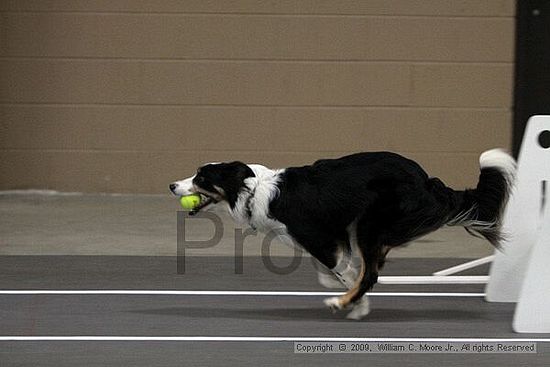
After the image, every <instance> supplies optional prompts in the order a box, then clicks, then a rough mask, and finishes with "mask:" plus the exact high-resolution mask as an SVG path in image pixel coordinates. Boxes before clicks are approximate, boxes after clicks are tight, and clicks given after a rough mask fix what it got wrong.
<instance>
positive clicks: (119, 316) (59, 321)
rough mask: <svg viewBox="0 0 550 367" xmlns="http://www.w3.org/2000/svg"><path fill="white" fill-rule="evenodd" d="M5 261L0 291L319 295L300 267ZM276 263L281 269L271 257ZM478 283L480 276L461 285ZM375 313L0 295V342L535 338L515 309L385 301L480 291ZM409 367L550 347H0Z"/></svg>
mask: <svg viewBox="0 0 550 367" xmlns="http://www.w3.org/2000/svg"><path fill="white" fill-rule="evenodd" d="M186 260H187V261H188V264H187V265H188V266H187V268H186V273H185V274H178V273H177V259H176V257H124V256H92V257H89V256H2V257H0V289H3V290H7V289H18V290H23V289H141V290H145V289H147V290H155V289H183V290H192V289H195V290H255V289H256V290H303V291H314V290H325V291H326V289H323V288H321V287H320V286H319V285H318V284H317V282H316V279H315V270H314V268H313V266H312V265H311V263H310V262H309V261H303V262H302V263H301V265H300V266H299V267H298V268H297V269H296V270H295V271H293V272H291V273H289V274H286V275H280V274H275V273H273V272H271V271H269V270H268V269H267V268H266V267H265V265H264V262H263V260H262V259H261V258H256V257H246V258H245V259H243V272H242V274H235V271H234V270H235V269H234V265H235V263H234V259H233V258H232V257H211V256H205V257H193V258H189V259H186ZM278 260H279V261H280V262H281V264H284V263H289V262H290V261H291V259H290V258H279V259H278ZM460 261H461V260H460V259H445V258H426V259H418V258H410V259H404V258H398V259H393V260H392V261H390V262H389V263H388V266H387V268H386V269H385V271H384V275H403V274H409V275H414V274H426V273H429V271H430V270H431V269H434V268H441V267H446V266H451V265H455V264H457V263H459V262H460ZM484 272H486V268H485V269H483V268H481V269H476V270H475V271H470V274H479V273H484ZM375 291H376V293H377V295H376V296H372V297H371V302H372V307H373V311H372V312H371V314H370V315H369V316H368V317H367V318H365V319H364V320H362V321H361V322H354V321H349V320H346V319H345V318H344V315H345V314H344V313H336V314H333V313H331V312H330V311H329V310H327V309H326V308H325V307H324V306H323V305H322V299H323V297H321V296H197V295H184V296H182V295H1V296H0V330H2V333H1V334H2V335H20V336H24V335H28V336H32V335H50V336H55V335H58V336H71V335H98V336H285V337H307V336H312V337H372V338H376V337H399V338H409V337H410V338H423V337H425V338H430V337H431V338H433V337H440V338H475V337H479V338H518V337H521V338H543V337H546V338H548V337H550V335H532V334H522V335H518V334H515V333H514V332H513V331H512V329H511V321H512V317H513V305H512V304H505V303H486V302H485V301H484V300H483V298H480V297H429V298H428V297H396V296H384V293H385V292H426V291H428V292H443V291H445V292H470V293H472V292H473V293H477V292H482V291H483V287H482V286H480V285H460V286H458V285H451V286H449V285H447V286H396V285H379V286H377V287H376V289H375ZM404 360H407V361H408V362H409V363H410V364H409V365H415V366H416V365H418V366H420V365H422V366H424V365H426V364H428V365H441V364H445V365H451V366H452V365H457V366H458V365H462V363H465V362H466V361H470V363H474V365H487V366H489V365H491V366H492V365H495V364H497V363H498V364H500V365H503V366H517V365H518V364H520V363H529V365H532V366H537V365H540V366H543V365H548V363H550V346H549V345H548V343H539V345H538V353H537V354H535V355H520V354H513V355H508V354H506V355H503V354H494V355H490V356H488V355H475V356H473V355H431V356H426V355H415V354H413V355H406V356H404V355H391V354H384V355H366V354H363V355H350V354H345V355H322V356H320V355H299V354H294V353H293V343H292V342H151V341H148V342H128V341H127V342H109V343H107V342H87V343H84V342H63V341H61V342H45V341H42V342H28V341H26V342H0V361H2V362H3V364H2V366H4V365H6V366H12V365H13V366H15V365H18V366H23V365H29V366H31V365H44V366H62V365H67V366H68V365H75V364H78V365H112V364H119V365H120V364H122V365H132V366H151V365H162V366H181V365H190V366H191V365H192V366H203V365H219V364H220V363H223V364H224V365H239V366H242V365H250V366H258V365H268V366H281V365H295V364H299V365H333V364H337V365H351V364H355V363H357V362H376V363H384V364H386V363H396V362H399V361H404Z"/></svg>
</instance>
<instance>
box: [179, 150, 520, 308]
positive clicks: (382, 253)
mask: <svg viewBox="0 0 550 367" xmlns="http://www.w3.org/2000/svg"><path fill="white" fill-rule="evenodd" d="M480 168H481V171H480V176H479V182H478V184H477V187H476V188H475V189H467V190H463V191H456V190H453V189H451V188H449V187H447V186H446V185H445V184H444V183H443V182H442V181H441V180H440V179H438V178H435V177H430V176H428V174H427V173H426V172H425V171H424V170H423V169H422V168H421V167H420V165H418V164H417V163H415V162H414V161H412V160H409V159H407V158H405V157H402V156H400V155H398V154H395V153H390V152H372V153H357V154H352V155H348V156H345V157H342V158H338V159H322V160H319V161H316V162H315V163H313V164H312V165H308V166H303V167H289V168H285V169H277V170H272V169H268V168H267V167H264V166H262V165H257V164H250V165H247V164H244V163H242V162H230V163H210V164H206V165H204V166H201V167H200V168H199V169H198V170H197V172H196V174H195V175H194V176H192V177H189V178H187V179H184V180H182V181H176V182H174V183H172V184H170V190H171V191H172V192H173V193H174V194H175V195H188V194H191V193H199V194H200V195H201V202H200V204H199V206H198V207H197V208H195V209H194V210H193V211H192V212H191V213H190V214H194V213H196V212H197V211H199V210H203V209H206V208H208V207H212V206H214V205H223V206H225V207H226V209H227V210H228V211H229V213H230V214H231V216H232V217H233V218H234V219H235V220H236V221H238V222H239V223H241V224H246V225H249V226H251V227H252V228H255V229H258V230H260V231H262V232H269V231H271V230H278V231H280V232H278V233H280V234H281V233H282V234H284V235H285V236H289V237H290V238H291V239H292V240H293V242H294V243H297V244H299V246H301V247H302V248H303V249H304V250H305V251H307V252H309V253H310V254H311V255H312V256H313V257H314V258H315V259H316V260H318V261H319V263H321V264H322V265H324V267H326V268H327V269H329V272H319V281H320V282H321V284H323V285H324V286H328V287H334V286H337V285H340V286H341V285H343V286H345V287H346V288H347V289H348V290H347V292H346V293H344V294H343V295H341V296H339V297H331V298H327V299H325V301H324V303H325V304H326V305H327V306H328V307H330V308H331V309H332V310H340V309H347V308H350V309H351V312H350V313H349V314H348V316H347V317H348V318H351V319H361V318H362V317H364V316H365V315H366V314H368V312H369V303H368V299H367V298H366V296H365V293H366V292H367V291H369V290H370V289H371V288H372V287H373V286H374V284H375V283H376V282H377V279H378V272H379V270H380V269H381V268H382V266H383V265H384V260H385V257H386V255H387V254H388V252H389V251H390V250H391V249H392V248H394V247H397V246H401V245H404V244H406V243H408V242H410V241H411V240H413V239H415V238H418V237H420V236H423V235H426V234H428V233H430V232H432V231H435V230H436V229H438V228H440V227H442V226H444V225H450V226H462V227H464V228H466V230H467V231H468V232H469V233H471V234H474V235H476V234H477V235H481V236H483V237H485V238H486V239H487V240H488V241H489V242H490V243H491V244H492V245H494V246H495V247H499V246H500V244H501V242H502V240H503V236H502V234H501V216H502V212H503V209H504V206H505V204H506V202H507V199H508V196H509V194H510V190H511V187H512V183H513V178H514V174H515V169H516V164H515V161H514V159H513V158H512V157H511V156H510V155H508V154H507V153H505V152H504V151H502V150H499V149H494V150H490V151H487V152H485V153H483V154H482V155H481V157H480ZM354 257H356V258H357V257H358V258H359V259H360V261H359V265H358V266H357V265H355V266H354V265H353V264H354V262H353V261H352V259H353V258H354Z"/></svg>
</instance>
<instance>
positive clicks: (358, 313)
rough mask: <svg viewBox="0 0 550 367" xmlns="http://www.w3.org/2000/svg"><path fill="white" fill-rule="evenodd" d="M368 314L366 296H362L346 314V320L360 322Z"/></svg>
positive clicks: (368, 307)
mask: <svg viewBox="0 0 550 367" xmlns="http://www.w3.org/2000/svg"><path fill="white" fill-rule="evenodd" d="M369 312H370V304H369V300H368V298H367V297H366V296H363V298H362V299H361V300H360V301H359V302H357V303H356V304H355V305H354V306H353V309H352V310H351V312H350V313H348V314H347V316H346V318H347V319H350V320H361V319H362V318H363V317H365V316H367V315H368V314H369Z"/></svg>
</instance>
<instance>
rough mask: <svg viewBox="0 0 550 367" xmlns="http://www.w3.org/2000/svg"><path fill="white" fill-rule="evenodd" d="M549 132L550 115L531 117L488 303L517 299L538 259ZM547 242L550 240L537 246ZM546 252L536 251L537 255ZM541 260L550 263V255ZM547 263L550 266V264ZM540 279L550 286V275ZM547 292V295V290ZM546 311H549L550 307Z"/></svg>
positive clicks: (549, 164) (549, 176)
mask: <svg viewBox="0 0 550 367" xmlns="http://www.w3.org/2000/svg"><path fill="white" fill-rule="evenodd" d="M548 134H550V116H533V117H531V118H530V119H529V121H528V122H527V128H526V129H525V134H524V137H523V142H522V145H521V150H520V154H519V159H518V170H517V176H516V185H515V188H514V191H513V193H512V196H511V198H510V201H509V203H508V206H507V208H506V212H505V213H504V220H503V231H504V233H506V235H507V238H508V241H506V243H504V244H503V251H496V252H495V259H494V260H493V264H492V266H491V270H490V272H489V282H488V283H487V287H486V292H485V293H486V296H485V298H486V300H487V301H489V302H518V300H519V296H520V289H521V287H522V284H523V283H524V279H525V275H526V270H527V265H528V263H529V265H530V266H532V265H533V264H535V263H536V261H537V260H535V259H533V261H531V262H529V257H530V255H531V252H532V251H531V250H532V249H533V247H534V245H535V243H537V239H538V238H539V237H540V234H541V233H540V228H541V224H542V223H543V222H542V216H543V209H544V205H543V204H544V195H545V192H544V190H545V189H546V190H550V187H547V186H548V185H546V184H545V183H546V182H550V149H548V147H545V145H546V144H545V142H546V140H547V137H548ZM547 196H548V195H547ZM549 220H550V217H547V218H546V223H544V224H545V226H546V227H548V226H550V223H549ZM539 243H540V242H539ZM547 245H550V242H547V243H546V245H540V244H539V245H537V247H538V246H547ZM543 252H544V251H541V250H540V249H539V250H537V253H539V255H538V256H541V255H542V254H543ZM539 260H540V261H546V262H550V257H546V258H545V259H539ZM536 264H538V263H536ZM546 266H547V267H550V263H549V264H548V265H546ZM531 271H532V270H531V269H530V274H531ZM541 275H542V273H541ZM539 281H540V282H543V283H544V284H545V285H546V288H547V289H550V276H547V277H546V278H545V279H540V280H539ZM526 289H527V288H526ZM545 294H546V295H548V292H545ZM523 295H524V294H523ZM547 312H550V308H548V309H547ZM549 315H550V314H549Z"/></svg>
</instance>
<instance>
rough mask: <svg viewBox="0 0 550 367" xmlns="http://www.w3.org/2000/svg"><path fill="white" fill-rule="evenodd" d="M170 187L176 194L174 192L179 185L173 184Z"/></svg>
mask: <svg viewBox="0 0 550 367" xmlns="http://www.w3.org/2000/svg"><path fill="white" fill-rule="evenodd" d="M168 187H170V191H172V192H174V190H175V189H176V188H177V187H178V185H177V184H175V183H171V184H170V186H168Z"/></svg>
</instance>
